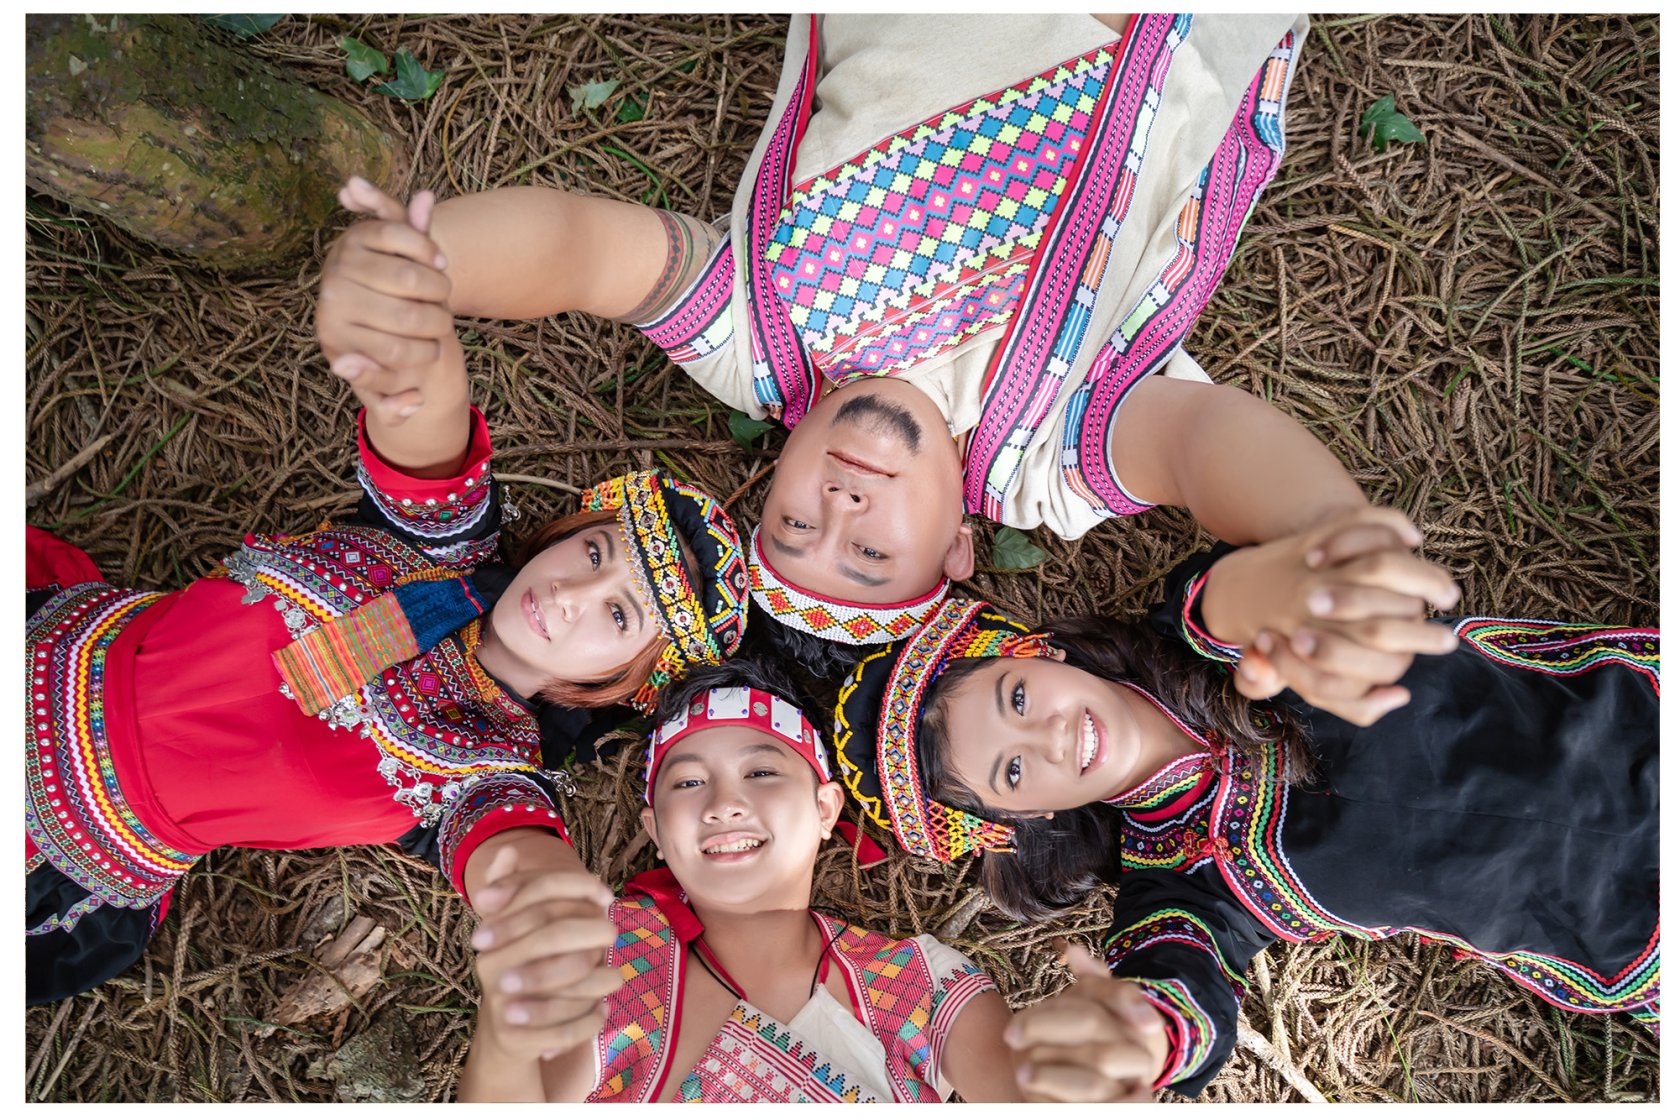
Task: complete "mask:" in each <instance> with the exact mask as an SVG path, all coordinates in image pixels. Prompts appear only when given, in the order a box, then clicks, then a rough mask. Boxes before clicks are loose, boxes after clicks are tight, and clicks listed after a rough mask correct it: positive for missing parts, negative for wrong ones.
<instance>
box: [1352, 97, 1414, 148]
mask: <svg viewBox="0 0 1680 1120" xmlns="http://www.w3.org/2000/svg"><path fill="white" fill-rule="evenodd" d="M1359 134H1360V135H1361V136H1364V137H1366V138H1367V139H1368V140H1370V141H1371V147H1373V148H1375V149H1376V150H1377V151H1379V152H1386V151H1387V150H1388V142H1389V141H1390V140H1393V141H1395V142H1397V143H1401V144H1420V143H1422V142H1423V139H1424V136H1423V133H1421V132H1419V131H1418V126H1417V125H1415V124H1413V123H1412V122H1411V121H1410V120H1409V119H1408V118H1407V117H1406V114H1404V113H1402V112H1400V111H1399V110H1398V109H1396V108H1395V107H1394V95H1393V94H1392V93H1391V94H1389V95H1388V96H1386V97H1383V98H1380V99H1378V101H1377V103H1376V104H1375V105H1372V106H1371V107H1370V108H1369V109H1367V110H1365V115H1364V116H1363V117H1360V118H1359Z"/></svg>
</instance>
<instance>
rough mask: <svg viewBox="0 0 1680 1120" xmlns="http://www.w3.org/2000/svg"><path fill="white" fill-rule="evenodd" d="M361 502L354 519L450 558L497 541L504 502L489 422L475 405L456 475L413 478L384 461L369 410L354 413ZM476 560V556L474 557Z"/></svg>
mask: <svg viewBox="0 0 1680 1120" xmlns="http://www.w3.org/2000/svg"><path fill="white" fill-rule="evenodd" d="M356 442H357V448H358V450H359V452H360V459H361V461H360V463H359V465H358V466H357V468H356V480H357V481H358V482H360V483H361V487H362V501H361V505H360V506H359V507H357V510H356V518H355V519H356V520H358V521H362V522H364V523H366V524H369V525H374V526H377V527H378V528H381V529H386V530H389V531H391V532H394V533H396V534H398V535H399V536H401V537H403V538H405V539H406V540H408V541H409V542H410V543H411V544H414V545H416V546H417V547H419V548H420V549H421V550H423V551H426V552H429V553H435V554H438V556H439V558H440V559H446V558H448V557H450V556H452V555H453V554H454V553H456V552H459V551H460V546H462V545H464V544H466V543H467V542H471V541H493V540H494V539H495V536H496V531H497V530H498V529H500V528H501V523H502V517H501V506H500V504H499V502H498V500H497V497H496V485H495V476H494V475H492V474H491V472H490V427H489V425H487V424H486V423H485V422H484V414H483V413H481V412H479V410H478V409H477V407H474V408H473V410H472V434H471V437H470V438H469V440H468V443H467V454H466V459H465V463H464V465H463V466H462V468H461V471H460V473H459V474H456V475H455V476H454V477H452V478H414V477H412V476H411V475H406V474H404V473H403V472H402V471H400V470H398V469H397V468H395V467H393V466H391V465H390V464H388V463H386V462H385V461H384V460H383V459H381V458H380V457H379V453H378V452H376V451H374V449H373V445H372V444H370V443H369V442H368V438H367V418H366V413H365V410H364V412H363V413H359V414H358V415H357V417H356ZM474 562H477V561H474Z"/></svg>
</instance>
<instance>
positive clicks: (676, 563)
mask: <svg viewBox="0 0 1680 1120" xmlns="http://www.w3.org/2000/svg"><path fill="white" fill-rule="evenodd" d="M582 506H583V508H584V509H586V510H611V511H614V512H616V513H617V514H618V524H619V529H620V531H621V532H620V535H621V537H622V538H623V540H624V544H625V548H626V550H627V551H628V552H629V555H630V567H631V571H632V572H633V573H634V578H635V582H636V586H637V590H638V591H639V592H640V593H641V595H642V598H643V599H644V600H646V601H647V602H648V603H650V604H651V605H652V606H653V609H654V613H655V615H656V616H657V617H658V619H659V623H660V628H661V630H662V631H663V633H664V634H665V637H666V644H665V648H664V650H662V651H661V652H660V655H659V660H658V662H656V663H655V665H654V667H653V671H652V672H651V673H649V674H648V678H647V680H646V681H644V682H643V683H642V686H641V688H640V689H638V690H637V692H636V694H635V696H633V697H632V698H631V700H630V703H631V704H633V705H634V706H635V707H637V708H638V709H640V710H642V711H644V712H651V711H652V710H653V708H654V705H655V704H656V703H657V702H658V700H659V690H660V689H662V688H664V687H665V686H666V685H667V684H669V683H670V682H671V681H673V680H675V679H677V678H678V677H681V676H682V675H683V674H684V673H686V672H688V670H690V669H691V668H693V667H695V666H696V665H716V664H717V663H719V662H721V661H722V660H723V659H724V658H726V657H728V656H729V655H730V654H732V653H734V652H735V650H736V648H737V647H739V646H740V644H741V638H742V636H743V635H744V634H745V632H746V626H747V563H746V556H745V554H744V552H743V550H742V548H741V535H740V534H739V533H738V532H736V529H735V523H734V522H733V521H731V520H730V519H729V514H727V513H725V512H724V509H723V506H722V504H721V503H719V502H718V501H717V500H716V499H715V498H713V497H712V496H711V495H709V494H707V493H706V492H705V491H703V490H699V489H697V488H695V487H693V486H690V485H689V484H688V483H686V482H679V481H677V480H675V479H671V478H667V477H665V476H664V475H663V474H661V473H660V472H659V471H656V470H654V471H632V472H631V473H629V474H624V475H619V476H618V477H617V478H609V479H607V480H606V481H605V482H602V483H600V484H598V485H595V486H592V487H590V488H589V489H588V490H586V491H584V494H583V500H582ZM683 543H686V544H687V545H688V547H689V548H690V550H692V552H693V553H694V557H695V560H696V561H697V563H698V566H699V569H700V582H701V586H700V588H699V589H698V590H696V589H695V588H694V587H693V586H692V585H691V584H690V583H689V578H688V570H687V567H686V565H684V563H683V554H682V544H683Z"/></svg>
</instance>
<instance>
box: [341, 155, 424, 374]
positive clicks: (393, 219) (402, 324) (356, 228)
mask: <svg viewBox="0 0 1680 1120" xmlns="http://www.w3.org/2000/svg"><path fill="white" fill-rule="evenodd" d="M338 202H339V205H341V206H343V207H344V208H345V209H346V210H349V211H350V212H351V213H354V214H366V215H368V216H369V217H370V218H371V219H372V220H370V221H365V222H357V223H356V224H355V225H353V226H351V227H350V228H349V229H347V230H345V231H344V233H343V234H341V235H340V236H339V238H338V240H337V241H335V242H333V246H332V248H331V249H330V250H328V252H327V259H326V261H325V263H324V264H323V265H322V267H321V291H320V296H319V298H318V299H317V301H316V306H315V337H316V339H317V340H318V341H319V342H320V344H321V351H322V353H324V354H325V355H326V356H327V361H328V363H329V364H330V365H331V366H332V371H333V372H334V373H335V374H337V375H338V376H340V377H342V378H344V379H345V380H346V381H349V382H350V383H351V387H352V388H358V389H361V388H364V387H366V388H373V389H375V390H376V391H379V390H380V389H383V391H384V392H386V393H387V394H389V393H390V391H391V389H390V388H389V387H388V383H387V382H385V381H384V378H385V377H389V376H391V375H396V374H401V373H403V372H404V371H412V370H416V369H423V368H425V367H427V366H429V365H431V364H432V363H434V362H436V361H437V360H438V358H439V356H440V354H441V351H440V349H439V342H440V340H442V339H444V338H452V337H454V333H455V323H454V318H453V316H452V315H451V314H450V311H449V308H448V305H447V301H448V299H449V294H450V281H449V277H448V276H446V275H445V274H444V271H443V270H444V268H445V266H446V265H447V264H448V261H447V260H446V259H445V258H444V255H443V253H442V251H441V250H440V249H439V248H438V247H437V244H436V243H435V242H434V241H433V240H432V239H431V237H430V236H429V234H430V227H431V218H432V209H433V196H432V192H431V191H421V192H419V193H418V194H416V195H415V196H414V198H413V199H412V200H410V202H409V204H408V206H407V207H404V206H403V205H402V203H400V202H398V201H397V200H396V199H394V198H392V197H391V196H389V195H387V194H385V193H384V192H383V191H381V190H379V189H378V188H377V187H375V186H374V185H373V184H371V183H369V182H368V181H367V180H365V179H362V178H359V177H354V176H353V177H352V178H351V179H350V180H349V181H348V182H346V183H345V184H344V186H343V187H342V188H341V189H340V190H339V192H338Z"/></svg>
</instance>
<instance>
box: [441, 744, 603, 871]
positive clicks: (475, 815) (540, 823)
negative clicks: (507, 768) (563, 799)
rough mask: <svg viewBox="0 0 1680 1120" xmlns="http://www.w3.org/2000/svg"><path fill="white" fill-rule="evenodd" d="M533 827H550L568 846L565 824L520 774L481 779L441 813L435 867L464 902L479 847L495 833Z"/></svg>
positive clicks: (540, 788) (543, 797) (570, 840)
mask: <svg viewBox="0 0 1680 1120" xmlns="http://www.w3.org/2000/svg"><path fill="white" fill-rule="evenodd" d="M533 827H535V828H552V829H553V830H554V831H555V832H556V833H557V834H559V836H560V839H562V840H564V841H565V842H566V843H568V844H570V843H571V842H572V838H571V836H569V835H568V834H567V832H566V822H565V821H563V820H561V819H560V814H559V813H558V812H556V811H555V808H554V804H553V802H551V801H550V800H549V799H548V795H547V794H545V793H544V792H543V790H542V787H541V786H539V785H537V783H536V782H533V781H532V780H531V779H529V778H526V777H522V776H520V775H518V774H492V775H490V776H488V777H484V778H481V779H479V780H478V781H476V782H473V783H472V784H471V785H470V786H468V787H467V788H466V789H464V790H462V791H461V794H460V796H459V797H458V798H456V800H455V803H454V804H452V805H451V806H450V807H449V808H448V809H447V810H446V811H445V812H444V815H443V820H442V822H441V823H440V824H439V826H438V866H439V867H440V868H442V869H443V872H444V874H446V875H448V876H449V881H450V883H451V884H453V885H454V887H455V890H456V892H457V893H459V894H460V896H461V897H462V898H467V860H468V859H470V858H471V856H472V854H473V852H475V851H477V850H478V846H479V845H480V844H482V843H484V842H485V841H486V840H488V839H490V837H492V836H494V835H496V833H498V832H505V831H507V830H508V829H510V828H533ZM467 900H468V901H469V902H471V901H472V900H471V899H470V898H467Z"/></svg>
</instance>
